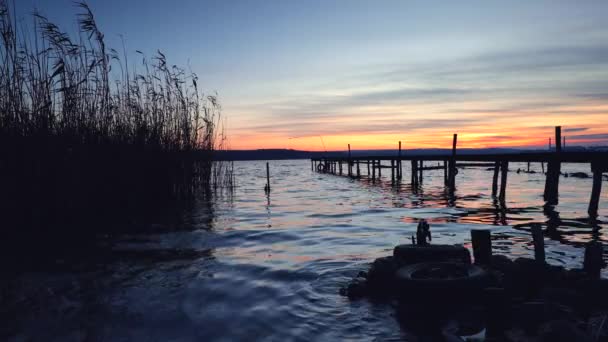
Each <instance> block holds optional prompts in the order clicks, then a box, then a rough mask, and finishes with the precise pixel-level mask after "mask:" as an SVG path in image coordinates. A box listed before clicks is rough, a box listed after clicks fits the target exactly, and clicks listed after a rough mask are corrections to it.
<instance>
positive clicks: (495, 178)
mask: <svg viewBox="0 0 608 342" xmlns="http://www.w3.org/2000/svg"><path fill="white" fill-rule="evenodd" d="M499 169H500V162H498V161H497V162H494V176H492V197H496V192H497V191H498V171H499Z"/></svg>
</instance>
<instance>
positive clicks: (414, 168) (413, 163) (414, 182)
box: [410, 159, 418, 187]
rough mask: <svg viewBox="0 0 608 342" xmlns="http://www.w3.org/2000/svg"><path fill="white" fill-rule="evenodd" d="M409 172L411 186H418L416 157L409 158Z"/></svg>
mask: <svg viewBox="0 0 608 342" xmlns="http://www.w3.org/2000/svg"><path fill="white" fill-rule="evenodd" d="M410 163H411V168H412V170H411V173H412V180H411V183H412V187H417V186H418V161H417V160H416V159H412V160H411V162H410Z"/></svg>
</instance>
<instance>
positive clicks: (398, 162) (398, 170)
mask: <svg viewBox="0 0 608 342" xmlns="http://www.w3.org/2000/svg"><path fill="white" fill-rule="evenodd" d="M401 172H402V170H401V141H399V160H398V161H397V178H398V179H399V180H401Z"/></svg>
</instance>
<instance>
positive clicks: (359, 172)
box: [357, 160, 361, 178]
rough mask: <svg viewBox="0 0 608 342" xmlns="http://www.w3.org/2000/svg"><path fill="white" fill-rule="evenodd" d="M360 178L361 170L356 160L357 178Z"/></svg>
mask: <svg viewBox="0 0 608 342" xmlns="http://www.w3.org/2000/svg"><path fill="white" fill-rule="evenodd" d="M359 177H361V168H360V167H359V161H358V160H357V178H359Z"/></svg>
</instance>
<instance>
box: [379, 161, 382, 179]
mask: <svg viewBox="0 0 608 342" xmlns="http://www.w3.org/2000/svg"><path fill="white" fill-rule="evenodd" d="M380 178H382V161H381V160H380V159H378V179H380Z"/></svg>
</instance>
